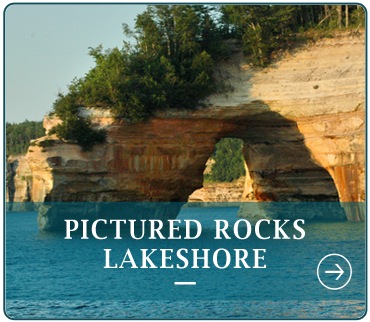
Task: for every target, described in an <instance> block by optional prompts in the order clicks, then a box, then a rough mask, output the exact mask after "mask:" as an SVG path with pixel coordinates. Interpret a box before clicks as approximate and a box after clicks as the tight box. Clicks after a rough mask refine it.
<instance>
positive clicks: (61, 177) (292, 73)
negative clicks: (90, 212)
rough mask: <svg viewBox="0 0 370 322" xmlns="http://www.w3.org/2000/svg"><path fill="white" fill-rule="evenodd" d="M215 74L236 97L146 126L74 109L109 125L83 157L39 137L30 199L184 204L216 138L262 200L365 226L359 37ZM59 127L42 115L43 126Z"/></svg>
mask: <svg viewBox="0 0 370 322" xmlns="http://www.w3.org/2000/svg"><path fill="white" fill-rule="evenodd" d="M219 75H220V77H222V78H223V79H226V81H228V82H229V83H230V85H231V86H232V87H233V88H234V91H233V92H231V93H228V94H227V95H225V94H218V95H213V96H211V97H209V98H208V99H207V102H206V103H207V104H208V105H209V107H207V108H202V109H198V110H195V111H179V110H176V109H173V110H167V111H161V112H158V113H157V114H156V116H155V117H154V118H153V119H151V120H150V121H148V122H147V123H142V124H130V123H129V122H127V121H125V120H121V121H116V120H114V119H113V118H112V117H111V115H110V114H109V111H108V110H104V109H94V108H89V107H87V108H83V109H81V113H84V114H89V115H90V116H91V117H92V121H93V123H94V124H95V126H97V127H100V128H105V129H106V130H107V133H108V139H107V143H106V144H104V145H100V146H96V147H94V149H93V151H92V152H81V149H80V147H79V146H77V145H75V144H72V143H66V142H62V141H60V140H58V139H57V138H55V137H45V138H42V139H39V140H37V141H36V142H35V143H34V146H32V147H30V149H29V151H28V153H27V161H28V163H29V167H30V169H31V171H32V175H33V185H32V193H31V195H32V197H33V200H34V201H165V202H167V201H181V202H184V201H186V200H187V198H188V196H189V195H190V194H191V193H192V192H193V191H195V190H196V189H199V188H201V187H202V181H203V171H204V168H205V164H206V162H207V160H208V158H209V157H210V155H211V154H212V152H213V149H214V146H215V144H216V143H217V142H218V140H220V139H221V138H223V137H237V138H240V139H242V140H243V141H244V156H245V159H246V162H247V165H248V169H249V171H250V176H251V179H252V181H253V191H254V194H255V197H256V199H257V200H258V201H279V202H281V201H338V200H340V201H341V202H342V203H343V207H344V209H345V212H346V216H347V218H348V220H351V221H360V220H364V216H365V214H364V206H363V205H364V204H363V201H364V199H365V37H364V34H360V35H358V34H356V35H354V34H351V33H349V32H341V33H339V32H338V33H337V34H336V36H335V37H334V38H325V39H322V40H319V41H317V42H316V43H315V44H310V45H306V46H303V47H302V48H297V49H296V50H295V51H294V52H292V53H290V54H286V55H285V56H284V57H283V58H281V59H280V60H278V61H277V62H276V63H275V64H273V65H272V66H271V67H269V68H267V69H256V68H252V67H250V66H248V65H246V64H245V63H244V61H243V59H242V57H241V54H237V55H235V57H234V59H233V61H231V62H228V63H227V64H225V65H224V66H220V68H219ZM57 122H59V120H58V119H55V118H52V117H46V118H45V120H44V126H45V128H46V129H47V130H49V129H50V128H51V127H52V126H53V125H54V124H56V123H57ZM48 140H49V141H48ZM43 142H44V143H43ZM45 142H46V143H45ZM349 202H355V203H354V204H351V203H349ZM338 216H339V217H340V214H338Z"/></svg>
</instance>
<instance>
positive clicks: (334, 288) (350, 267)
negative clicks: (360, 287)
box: [317, 254, 352, 291]
mask: <svg viewBox="0 0 370 322" xmlns="http://www.w3.org/2000/svg"><path fill="white" fill-rule="evenodd" d="M330 256H339V257H342V258H344V259H345V261H346V262H347V263H348V265H349V269H350V274H349V278H348V281H347V282H346V283H345V284H344V285H342V286H341V287H329V286H326V285H325V284H324V283H323V282H322V281H321V279H320V276H319V269H320V264H321V262H322V261H323V260H324V259H325V258H327V257H330ZM351 277H352V266H351V263H350V262H349V261H348V259H347V258H345V257H344V256H343V255H340V254H329V255H326V256H325V257H324V258H323V259H321V261H320V263H319V265H317V278H318V279H319V282H320V283H321V285H322V286H324V287H325V288H327V289H329V290H332V291H336V290H340V289H341V288H343V287H345V286H346V285H347V284H348V283H349V281H350V280H351Z"/></svg>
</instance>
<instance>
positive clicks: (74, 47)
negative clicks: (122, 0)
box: [4, 4, 146, 123]
mask: <svg viewBox="0 0 370 322" xmlns="http://www.w3.org/2000/svg"><path fill="white" fill-rule="evenodd" d="M145 8H146V5H127V4H109V5H107V4H104V5H98V4H96V5H85V4H80V5H77V4H68V5H67V4H64V5H60V4H59V5H58V4H13V5H11V6H9V7H7V9H6V11H5V19H4V20H5V120H6V121H7V122H15V123H19V122H23V121H24V120H26V119H28V120H30V121H40V120H42V119H43V117H44V115H46V114H47V113H48V112H49V111H50V110H51V108H52V104H53V102H54V101H55V99H56V95H57V93H58V92H64V93H65V92H67V84H70V82H71V81H72V80H73V78H74V77H83V76H84V75H85V73H86V72H88V71H89V69H90V68H91V67H93V65H94V61H93V59H92V58H91V57H90V56H88V48H89V47H97V46H98V45H99V44H102V45H103V47H104V48H105V49H107V48H112V47H119V48H121V47H122V41H123V40H124V39H125V38H124V35H123V32H122V23H123V22H125V23H127V24H128V25H129V26H130V27H131V28H132V27H134V23H135V18H136V16H137V14H138V13H141V12H143V11H144V10H145ZM126 40H127V39H126Z"/></svg>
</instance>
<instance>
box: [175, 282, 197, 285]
mask: <svg viewBox="0 0 370 322" xmlns="http://www.w3.org/2000/svg"><path fill="white" fill-rule="evenodd" d="M175 285H197V283H196V282H175Z"/></svg>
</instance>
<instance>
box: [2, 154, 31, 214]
mask: <svg viewBox="0 0 370 322" xmlns="http://www.w3.org/2000/svg"><path fill="white" fill-rule="evenodd" d="M32 184H33V177H32V172H31V170H30V168H29V166H28V162H27V160H26V157H25V156H24V155H17V156H9V157H8V158H7V159H6V202H7V210H8V211H30V210H33V209H34V205H32V204H29V202H30V201H32Z"/></svg>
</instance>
